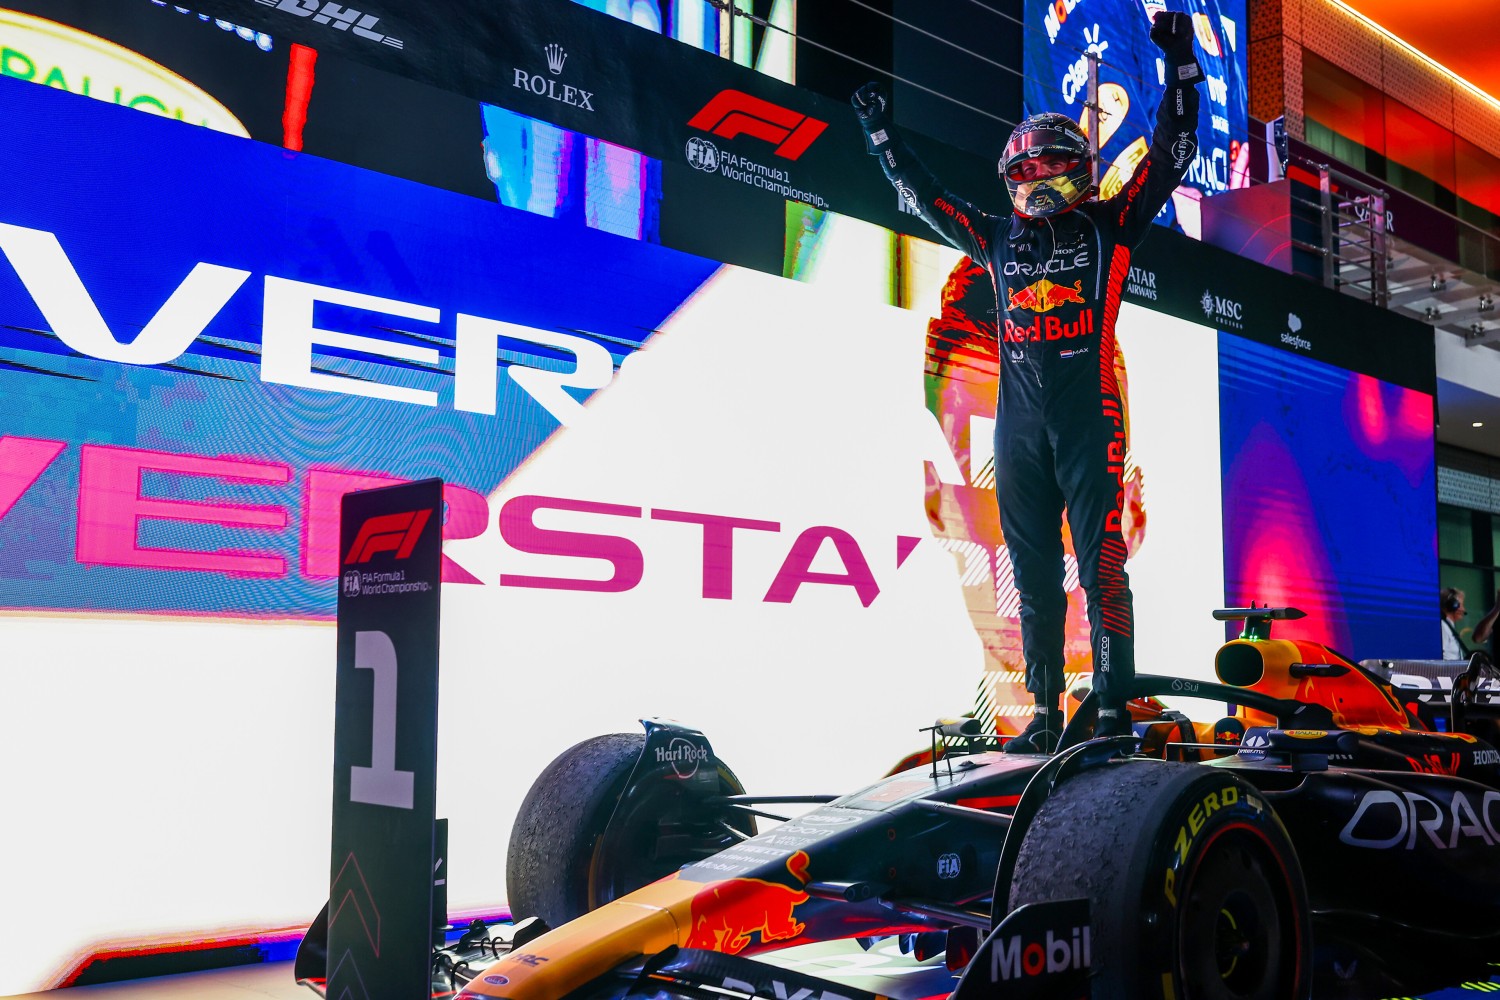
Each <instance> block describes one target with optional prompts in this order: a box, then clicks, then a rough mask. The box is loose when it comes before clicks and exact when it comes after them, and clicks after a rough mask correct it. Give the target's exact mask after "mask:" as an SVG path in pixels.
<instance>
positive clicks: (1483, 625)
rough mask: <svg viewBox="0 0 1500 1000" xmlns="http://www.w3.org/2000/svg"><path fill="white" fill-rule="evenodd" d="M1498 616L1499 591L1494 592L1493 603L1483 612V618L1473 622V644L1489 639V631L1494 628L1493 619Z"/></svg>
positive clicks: (1499, 607)
mask: <svg viewBox="0 0 1500 1000" xmlns="http://www.w3.org/2000/svg"><path fill="white" fill-rule="evenodd" d="M1497 618H1500V592H1497V593H1496V594H1495V603H1494V605H1493V606H1492V607H1491V608H1490V610H1489V611H1487V612H1485V615H1484V617H1483V618H1481V619H1479V621H1477V622H1475V623H1474V633H1473V636H1474V644H1475V645H1476V646H1478V645H1482V644H1483V643H1486V642H1489V641H1490V633H1491V632H1493V631H1494V630H1495V620H1496V619H1497Z"/></svg>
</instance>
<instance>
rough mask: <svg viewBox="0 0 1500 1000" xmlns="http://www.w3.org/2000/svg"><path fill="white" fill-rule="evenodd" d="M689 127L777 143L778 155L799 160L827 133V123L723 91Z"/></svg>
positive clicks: (742, 93) (743, 93)
mask: <svg viewBox="0 0 1500 1000" xmlns="http://www.w3.org/2000/svg"><path fill="white" fill-rule="evenodd" d="M688 124H689V125H690V126H692V127H693V128H698V129H702V130H703V131H705V132H711V133H713V134H714V135H717V136H722V137H723V138H725V139H733V138H735V137H736V136H741V135H748V136H753V137H755V138H756V139H764V140H765V141H766V142H771V143H775V144H776V155H777V156H780V157H782V158H783V159H787V160H795V159H797V158H798V157H799V156H801V155H802V154H803V153H805V152H807V147H809V146H811V145H812V144H813V140H814V139H816V138H817V137H818V136H820V135H822V134H823V130H824V129H826V128H827V127H828V123H827V122H822V121H818V119H816V118H810V117H808V116H807V115H804V114H802V113H801V112H800V111H793V110H792V109H790V108H783V107H782V106H781V105H779V104H772V103H771V102H770V101H763V100H761V99H760V98H759V97H753V96H751V95H750V94H747V93H745V92H744V91H741V90H721V91H719V92H718V94H716V95H715V96H714V98H713V99H712V100H710V101H709V102H708V103H707V104H705V105H704V106H703V110H701V111H699V112H698V113H697V114H696V115H694V116H693V117H692V118H691V119H690V120H689V121H688Z"/></svg>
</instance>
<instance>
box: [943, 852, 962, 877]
mask: <svg viewBox="0 0 1500 1000" xmlns="http://www.w3.org/2000/svg"><path fill="white" fill-rule="evenodd" d="M961 871H963V862H962V861H960V860H959V857H958V855H957V854H944V855H942V856H941V857H939V858H938V860H937V874H938V878H958V875H959V872H961Z"/></svg>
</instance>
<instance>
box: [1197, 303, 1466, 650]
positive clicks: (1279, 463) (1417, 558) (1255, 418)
mask: <svg viewBox="0 0 1500 1000" xmlns="http://www.w3.org/2000/svg"><path fill="white" fill-rule="evenodd" d="M1288 318H1289V326H1298V329H1299V331H1300V333H1301V334H1304V335H1305V336H1317V335H1319V333H1321V331H1311V330H1300V325H1299V324H1300V321H1299V320H1298V318H1297V316H1296V314H1295V313H1293V314H1291V315H1290V316H1289V317H1288ZM1288 336H1289V337H1292V338H1293V339H1294V340H1295V339H1297V338H1298V336H1299V334H1298V333H1289V335H1288ZM1303 342H1306V341H1305V339H1304V340H1303ZM1219 357H1220V360H1221V364H1222V370H1223V373H1224V374H1223V376H1222V379H1221V389H1220V408H1221V416H1222V423H1221V428H1222V430H1221V440H1222V455H1223V463H1224V524H1225V529H1226V530H1225V541H1224V562H1225V588H1226V590H1227V592H1228V596H1229V600H1230V602H1231V603H1233V604H1237V605H1240V606H1246V605H1248V604H1249V603H1250V602H1251V601H1256V602H1258V603H1260V604H1266V603H1268V602H1269V603H1271V604H1273V605H1282V604H1289V605H1292V606H1294V607H1298V608H1301V609H1302V610H1303V611H1306V612H1307V613H1308V617H1307V619H1305V620H1303V621H1300V622H1288V623H1285V624H1283V625H1280V626H1278V634H1285V635H1287V636H1289V637H1290V636H1296V637H1299V638H1307V639H1314V640H1316V641H1318V642H1323V643H1326V644H1327V645H1329V646H1332V647H1333V648H1334V649H1337V650H1340V651H1342V652H1343V653H1344V654H1345V655H1349V656H1353V657H1355V658H1356V659H1364V658H1371V657H1381V658H1395V657H1410V658H1426V657H1436V656H1439V655H1441V650H1440V649H1439V648H1438V636H1437V635H1436V634H1435V633H1436V632H1437V631H1438V630H1437V629H1435V628H1434V627H1433V625H1432V619H1433V613H1432V609H1433V601H1434V595H1435V594H1436V593H1437V591H1438V579H1437V505H1436V502H1435V498H1436V496H1437V482H1436V475H1437V472H1436V466H1435V461H1434V457H1433V444H1432V442H1433V400H1432V397H1431V396H1429V395H1427V394H1426V393H1423V392H1418V391H1416V390H1414V389H1406V388H1403V387H1401V386H1397V385H1392V384H1391V383H1389V382H1382V381H1380V380H1379V379H1375V378H1372V377H1371V376H1369V375H1361V374H1359V373H1357V372H1351V371H1347V370H1345V369H1343V368H1336V367H1334V366H1332V365H1329V364H1324V363H1322V362H1320V361H1315V360H1313V359H1311V358H1305V357H1298V356H1297V355H1295V354H1290V355H1289V354H1288V353H1287V352H1286V351H1283V350H1278V349H1276V348H1272V347H1267V346H1264V345H1262V344H1257V343H1254V342H1252V341H1249V340H1246V339H1245V338H1243V337H1239V336H1236V335H1234V334H1231V333H1224V334H1222V335H1221V336H1220V347H1219Z"/></svg>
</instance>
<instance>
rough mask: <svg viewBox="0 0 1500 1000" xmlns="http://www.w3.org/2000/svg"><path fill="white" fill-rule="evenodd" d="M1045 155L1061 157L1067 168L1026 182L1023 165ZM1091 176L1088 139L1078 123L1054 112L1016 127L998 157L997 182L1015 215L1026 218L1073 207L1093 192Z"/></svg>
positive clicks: (1041, 115)
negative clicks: (1008, 198) (1004, 190)
mask: <svg viewBox="0 0 1500 1000" xmlns="http://www.w3.org/2000/svg"><path fill="white" fill-rule="evenodd" d="M1047 154H1052V155H1054V156H1060V157H1062V158H1063V159H1064V160H1066V161H1067V167H1066V168H1065V169H1064V170H1063V171H1062V173H1059V174H1055V175H1054V176H1052V177H1039V178H1037V179H1035V180H1026V178H1025V176H1024V174H1023V173H1022V165H1023V164H1024V163H1025V162H1026V161H1027V160H1032V159H1035V158H1037V157H1039V156H1045V155H1047ZM1093 177H1094V162H1093V157H1092V156H1091V155H1090V154H1089V140H1088V136H1086V135H1084V133H1083V129H1082V128H1080V127H1079V126H1078V123H1077V122H1075V121H1074V120H1073V119H1071V118H1069V117H1068V116H1067V115H1062V114H1058V113H1057V112H1055V111H1048V112H1046V113H1044V114H1040V115H1032V116H1031V117H1030V118H1027V119H1026V120H1025V121H1023V122H1022V123H1021V124H1019V125H1017V126H1016V130H1015V131H1014V132H1012V133H1011V134H1010V139H1009V140H1008V141H1007V142H1006V143H1005V152H1004V153H1002V154H1001V156H1000V179H1001V180H1002V181H1004V182H1005V187H1006V189H1007V190H1009V191H1010V201H1011V204H1012V205H1014V206H1015V210H1016V214H1017V215H1023V216H1026V217H1027V218H1033V217H1036V216H1042V215H1056V214H1058V213H1059V212H1066V211H1068V209H1070V208H1073V207H1074V206H1075V205H1077V204H1079V203H1080V202H1082V201H1083V200H1084V199H1086V198H1087V197H1088V196H1089V195H1090V194H1092V193H1093V190H1094V186H1093V185H1094V181H1093Z"/></svg>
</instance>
